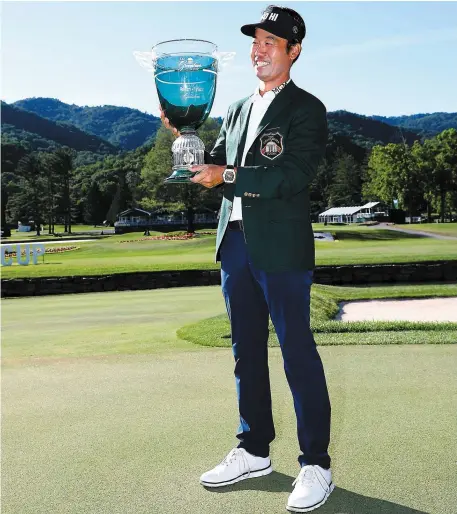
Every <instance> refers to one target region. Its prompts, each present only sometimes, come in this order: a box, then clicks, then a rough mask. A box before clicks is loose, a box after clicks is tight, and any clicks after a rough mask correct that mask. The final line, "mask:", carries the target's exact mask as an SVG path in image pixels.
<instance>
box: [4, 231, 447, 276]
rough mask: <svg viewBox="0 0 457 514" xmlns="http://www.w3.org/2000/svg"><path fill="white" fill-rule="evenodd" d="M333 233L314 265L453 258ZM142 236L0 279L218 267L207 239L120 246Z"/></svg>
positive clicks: (405, 243)
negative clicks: (330, 240) (333, 236)
mask: <svg viewBox="0 0 457 514" xmlns="http://www.w3.org/2000/svg"><path fill="white" fill-rule="evenodd" d="M339 228H340V227H338V229H339ZM151 235H153V234H152V233H151ZM335 235H336V237H337V241H335V242H323V241H317V242H316V262H317V265H343V264H375V263H402V262H420V261H429V260H447V259H457V240H456V241H449V240H443V241H440V240H435V239H429V238H426V237H420V236H418V237H416V236H415V235H409V234H402V233H400V232H393V231H387V230H376V229H372V228H366V227H360V228H357V227H352V228H351V230H347V229H346V227H344V230H337V231H335ZM143 237H144V236H143V233H142V232H137V233H130V234H124V235H121V236H110V237H107V238H105V239H100V240H96V241H91V242H86V243H79V244H78V246H80V249H79V250H77V251H74V252H69V253H65V254H56V255H47V256H46V257H45V262H44V264H43V263H42V262H41V260H40V262H39V264H38V265H30V266H18V265H13V266H11V267H3V268H2V277H3V278H13V277H55V276H67V275H101V274H107V273H123V272H134V271H161V270H183V269H218V268H219V264H218V263H217V264H216V263H215V262H214V249H215V236H213V235H200V236H199V237H198V238H195V239H192V240H187V241H151V240H149V241H136V242H131V243H122V244H121V243H120V241H135V240H139V239H142V238H143ZM47 244H50V243H47ZM53 244H59V242H56V243H53Z"/></svg>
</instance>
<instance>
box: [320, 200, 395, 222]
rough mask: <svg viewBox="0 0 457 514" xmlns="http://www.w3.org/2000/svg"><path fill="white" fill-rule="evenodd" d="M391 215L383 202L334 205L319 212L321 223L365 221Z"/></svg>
mask: <svg viewBox="0 0 457 514" xmlns="http://www.w3.org/2000/svg"><path fill="white" fill-rule="evenodd" d="M388 216H389V209H388V207H387V206H386V205H385V204H383V203H381V202H369V203H366V204H365V205H358V206H354V207H332V208H331V209H328V210H326V211H325V212H322V213H321V214H319V223H324V222H325V221H326V222H327V223H363V222H364V221H372V220H373V219H374V218H379V217H385V218H387V217H388Z"/></svg>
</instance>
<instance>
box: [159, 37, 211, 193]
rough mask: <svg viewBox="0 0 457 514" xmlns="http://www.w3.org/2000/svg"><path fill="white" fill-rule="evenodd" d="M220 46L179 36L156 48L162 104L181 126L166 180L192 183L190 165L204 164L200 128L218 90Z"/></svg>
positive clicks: (176, 123) (174, 121)
mask: <svg viewBox="0 0 457 514" xmlns="http://www.w3.org/2000/svg"><path fill="white" fill-rule="evenodd" d="M216 50H217V47H216V45H214V44H213V43H210V42H209V41H202V40H198V39H177V40H173V41H164V42H162V43H158V44H157V45H155V46H154V47H153V48H152V51H153V54H154V56H155V59H154V79H155V85H156V88H157V93H158V96H159V101H160V106H161V108H162V111H163V112H164V115H165V117H166V118H168V119H169V120H170V123H171V124H172V125H173V126H174V127H175V128H176V129H178V130H179V132H180V134H181V135H180V136H179V137H178V138H177V139H176V140H175V142H174V143H173V146H172V153H173V170H172V174H171V175H170V176H169V177H168V178H167V179H166V180H165V183H167V184H171V183H190V180H189V179H190V177H192V176H193V175H194V173H192V172H191V171H190V169H189V168H190V166H192V165H196V164H204V152H205V145H204V144H203V142H202V141H201V139H200V138H199V137H198V136H197V132H196V131H197V129H198V128H199V127H200V126H201V125H202V124H203V123H204V121H205V120H206V119H207V118H208V116H209V113H210V111H211V107H212V106H213V102H214V97H215V94H216V84H217V72H218V68H217V66H218V61H217V58H216V57H214V53H215V52H216Z"/></svg>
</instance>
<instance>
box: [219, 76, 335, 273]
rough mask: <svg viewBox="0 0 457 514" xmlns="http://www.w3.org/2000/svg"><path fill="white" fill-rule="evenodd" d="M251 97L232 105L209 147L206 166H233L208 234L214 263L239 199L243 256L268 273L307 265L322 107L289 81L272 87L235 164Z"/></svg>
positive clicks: (323, 135)
mask: <svg viewBox="0 0 457 514" xmlns="http://www.w3.org/2000/svg"><path fill="white" fill-rule="evenodd" d="M250 106H251V97H247V98H244V99H243V100H240V101H238V102H236V103H234V104H232V105H231V106H230V107H229V109H228V112H227V116H226V117H225V119H224V122H223V124H222V128H221V131H220V134H219V137H218V139H217V141H216V144H215V146H214V148H213V150H212V151H211V160H212V162H213V163H214V164H232V165H234V166H236V167H237V168H238V172H237V175H236V182H235V184H224V186H223V188H224V193H223V194H224V197H223V200H222V205H221V210H220V214H219V226H218V230H217V239H216V261H218V260H220V254H219V250H220V245H221V242H222V239H223V238H224V235H225V231H226V230H227V224H228V222H229V219H230V215H231V212H232V203H233V198H234V196H240V197H241V202H242V213H243V224H244V235H245V239H246V244H247V249H248V254H249V256H250V258H251V261H252V263H253V264H254V266H255V267H257V268H258V269H261V270H264V271H270V272H276V271H292V270H311V269H313V268H314V262H315V260H314V235H313V231H312V227H311V220H310V212H309V210H310V205H309V184H310V182H311V181H312V180H313V178H314V177H315V175H316V171H317V167H318V164H319V162H320V160H321V159H322V157H323V156H324V153H325V146H326V142H327V112H326V109H325V106H324V105H323V103H322V102H321V101H320V100H318V99H317V98H316V97H315V96H313V95H311V94H310V93H308V92H306V91H304V90H303V89H300V88H298V87H297V86H296V85H295V84H294V83H293V82H292V81H290V82H289V83H288V84H287V86H286V87H285V88H284V89H283V90H282V91H280V92H279V93H278V94H277V96H276V98H275V99H274V100H273V102H272V103H271V105H270V106H269V108H268V110H267V112H266V113H265V116H264V117H263V119H262V121H261V122H260V125H259V128H258V130H257V133H256V137H255V140H254V142H253V144H252V146H251V148H250V149H249V151H248V153H247V155H246V159H245V164H244V166H241V165H240V164H241V160H242V157H243V150H244V143H245V139H246V133H247V120H248V114H249V110H250Z"/></svg>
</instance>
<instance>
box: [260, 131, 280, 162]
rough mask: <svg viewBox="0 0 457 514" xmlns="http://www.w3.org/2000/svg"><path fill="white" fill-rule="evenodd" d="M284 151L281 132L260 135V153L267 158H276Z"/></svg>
mask: <svg viewBox="0 0 457 514" xmlns="http://www.w3.org/2000/svg"><path fill="white" fill-rule="evenodd" d="M283 151H284V143H283V137H282V135H281V134H280V133H279V132H269V133H268V134H263V135H262V136H261V137H260V153H261V154H262V155H263V156H264V157H266V158H267V159H270V160H273V159H276V157H278V156H279V155H281V154H282V153H283Z"/></svg>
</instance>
